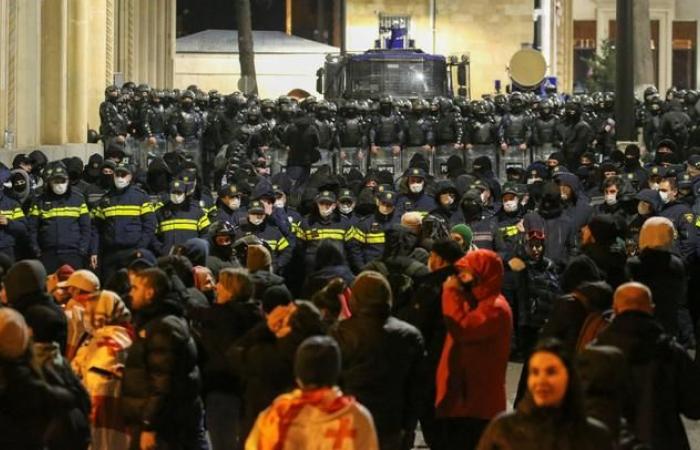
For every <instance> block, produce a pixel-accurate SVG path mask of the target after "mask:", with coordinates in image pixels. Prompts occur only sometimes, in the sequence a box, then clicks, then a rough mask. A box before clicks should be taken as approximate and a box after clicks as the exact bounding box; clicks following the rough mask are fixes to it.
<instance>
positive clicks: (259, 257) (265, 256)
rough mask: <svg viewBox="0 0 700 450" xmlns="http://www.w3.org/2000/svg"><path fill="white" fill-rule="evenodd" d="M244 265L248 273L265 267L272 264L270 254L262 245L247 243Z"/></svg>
mask: <svg viewBox="0 0 700 450" xmlns="http://www.w3.org/2000/svg"><path fill="white" fill-rule="evenodd" d="M245 265H246V268H247V269H248V271H249V272H250V273H255V272H257V271H258V270H263V269H267V268H268V267H270V266H271V265H272V255H270V251H269V250H268V249H267V248H265V246H264V245H249V246H248V252H247V256H246V264H245Z"/></svg>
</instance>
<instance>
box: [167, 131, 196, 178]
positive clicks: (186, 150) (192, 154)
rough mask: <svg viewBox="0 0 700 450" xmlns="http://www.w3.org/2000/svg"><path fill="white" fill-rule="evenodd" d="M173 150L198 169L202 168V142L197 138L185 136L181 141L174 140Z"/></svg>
mask: <svg viewBox="0 0 700 450" xmlns="http://www.w3.org/2000/svg"><path fill="white" fill-rule="evenodd" d="M174 150H175V151H176V152H178V153H180V154H181V155H182V156H183V157H184V158H185V159H186V160H187V161H192V162H194V163H195V164H196V165H197V168H198V169H199V170H200V171H201V170H202V143H201V141H200V140H199V139H198V138H196V137H187V138H185V140H184V141H183V142H176V143H175V149H174ZM200 173H201V172H200Z"/></svg>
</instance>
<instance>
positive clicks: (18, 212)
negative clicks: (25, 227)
mask: <svg viewBox="0 0 700 450" xmlns="http://www.w3.org/2000/svg"><path fill="white" fill-rule="evenodd" d="M0 216H5V217H7V220H18V219H22V218H23V217H24V211H22V208H20V207H17V208H15V209H3V210H0Z"/></svg>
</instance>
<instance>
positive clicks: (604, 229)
mask: <svg viewBox="0 0 700 450" xmlns="http://www.w3.org/2000/svg"><path fill="white" fill-rule="evenodd" d="M588 228H589V229H590V230H591V234H593V237H594V238H595V241H596V243H598V244H602V245H609V244H612V243H613V242H615V239H616V238H617V236H618V235H619V230H618V227H617V222H616V221H615V218H614V217H613V216H612V215H610V214H601V215H598V216H595V217H594V218H593V219H591V221H590V223H589V224H588Z"/></svg>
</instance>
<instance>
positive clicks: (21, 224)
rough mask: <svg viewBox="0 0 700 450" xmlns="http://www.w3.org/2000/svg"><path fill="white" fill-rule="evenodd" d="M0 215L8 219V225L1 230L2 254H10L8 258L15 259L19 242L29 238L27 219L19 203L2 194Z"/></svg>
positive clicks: (0, 196) (0, 245)
mask: <svg viewBox="0 0 700 450" xmlns="http://www.w3.org/2000/svg"><path fill="white" fill-rule="evenodd" d="M0 214H1V215H3V216H5V217H7V225H6V226H4V227H2V229H0V252H3V253H8V256H11V257H12V258H14V247H15V244H16V243H17V240H23V239H26V238H27V219H26V218H25V216H24V212H23V211H22V208H21V207H20V205H19V203H17V201H16V200H14V199H12V198H10V197H8V196H7V195H5V194H4V193H2V192H0ZM10 253H11V254H10Z"/></svg>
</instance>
